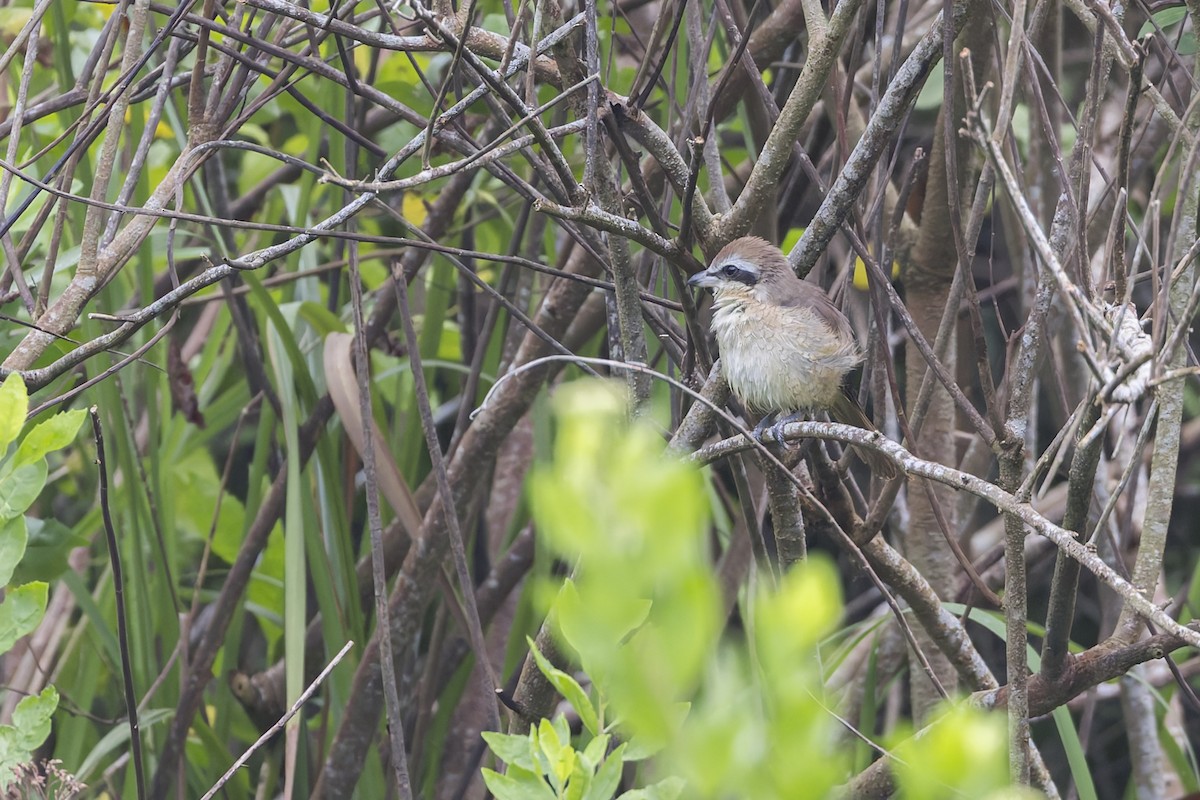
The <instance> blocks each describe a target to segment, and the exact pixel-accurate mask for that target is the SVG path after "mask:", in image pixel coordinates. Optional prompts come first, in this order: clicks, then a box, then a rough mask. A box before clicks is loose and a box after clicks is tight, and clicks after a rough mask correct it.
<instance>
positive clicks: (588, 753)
mask: <svg viewBox="0 0 1200 800" xmlns="http://www.w3.org/2000/svg"><path fill="white" fill-rule="evenodd" d="M611 739H612V737H611V736H609V735H608V734H607V733H602V734H600V735H599V736H597V737H595V738H594V739H592V740H591V741H590V742H588V745H587V747H585V748H584V750H583V757H584V758H586V759H587V760H588V761H590V762H592V763H593V764H599V763H600V761H601V759H603V758H604V753H605V752H606V751H607V750H608V743H609V741H610V740H611ZM624 747H625V745H623V744H622V745H621V747H619V748H617V749H624Z"/></svg>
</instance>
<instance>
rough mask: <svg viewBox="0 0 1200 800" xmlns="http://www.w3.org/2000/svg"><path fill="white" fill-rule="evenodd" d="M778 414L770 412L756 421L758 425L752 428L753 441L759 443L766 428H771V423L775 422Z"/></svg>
mask: <svg viewBox="0 0 1200 800" xmlns="http://www.w3.org/2000/svg"><path fill="white" fill-rule="evenodd" d="M778 414H779V412H778V411H772V412H770V413H769V414H767V415H766V416H765V417H763V418H762V419H760V420H759V421H758V424H757V425H755V426H754V438H755V439H757V440H758V441H760V442H761V441H762V438H763V433H764V432H765V431H766V430H767V428H769V427H771V423H773V422H774V421H775V417H776V416H778Z"/></svg>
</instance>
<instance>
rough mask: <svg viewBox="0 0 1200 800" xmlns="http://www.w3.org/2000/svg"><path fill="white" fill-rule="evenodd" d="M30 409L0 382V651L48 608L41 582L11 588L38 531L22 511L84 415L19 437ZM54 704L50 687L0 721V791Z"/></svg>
mask: <svg viewBox="0 0 1200 800" xmlns="http://www.w3.org/2000/svg"><path fill="white" fill-rule="evenodd" d="M28 410H29V397H28V395H27V393H26V391H25V382H24V381H23V380H22V379H21V376H20V375H12V376H10V377H9V378H8V379H7V380H5V381H4V383H3V384H0V588H2V589H3V590H4V601H3V603H0V653H4V652H6V651H8V650H9V648H11V647H12V646H13V644H14V643H15V642H16V641H17V640H18V639H20V638H21V637H22V636H25V635H27V634H29V633H31V632H32V631H33V630H34V629H35V628H36V627H37V625H38V623H39V622H41V620H42V615H43V614H45V612H46V597H47V593H48V591H49V586H48V585H47V584H46V583H45V582H44V581H36V580H35V581H29V582H28V583H22V584H19V585H14V586H10V585H9V582H10V581H11V580H12V579H13V577H14V574H15V573H16V572H17V569H18V567H20V566H21V562H22V559H23V558H24V556H25V550H26V547H27V545H28V541H29V536H28V530H29V527H30V526H31V525H33V526H36V527H37V528H38V529H39V530H40V529H41V525H40V524H39V522H38V521H37V520H30V521H28V522H27V521H26V519H25V512H26V510H28V509H29V507H30V506H31V505H33V503H34V501H35V500H36V499H37V497H38V495H39V494H41V491H42V488H43V487H44V486H45V485H46V476H47V475H48V474H49V467H48V466H47V464H46V456H47V455H48V454H49V453H51V452H53V451H55V450H60V449H62V448H63V447H66V446H67V445H68V444H70V443H71V440H72V439H74V437H75V434H76V433H77V432H78V431H79V426H80V425H82V424H83V418H84V416H85V412H84V411H82V410H77V411H69V412H67V413H64V414H56V415H54V416H53V417H50V418H49V419H47V420H44V421H42V422H40V423H38V424H37V425H35V426H34V427H33V428H32V429H31V430H29V431H28V432H27V433H26V434H25V435H24V436H23V437H21V428H22V427H23V425H24V421H25V415H26V413H27V412H28ZM18 439H19V441H18ZM13 443H16V444H17V447H16V450H15V452H12V445H13ZM57 707H58V692H57V691H55V689H54V687H52V686H48V687H46V688H45V689H44V690H43V691H42V692H41V694H37V695H33V696H31V697H26V698H24V699H23V700H21V702H20V703H18V704H17V707H16V709H15V710H14V711H13V718H12V724H11V725H0V789H3V788H4V787H6V786H7V784H8V782H9V780H11V779H12V776H13V770H14V769H15V768H16V767H17V766H18V765H19V764H21V763H23V762H25V761H28V760H29V758H30V755H31V754H32V753H33V751H34V750H35V749H36V748H37V747H39V746H40V745H41V744H42V742H44V741H45V740H46V737H47V736H49V735H50V717H51V716H53V714H54V710H55V709H56V708H57Z"/></svg>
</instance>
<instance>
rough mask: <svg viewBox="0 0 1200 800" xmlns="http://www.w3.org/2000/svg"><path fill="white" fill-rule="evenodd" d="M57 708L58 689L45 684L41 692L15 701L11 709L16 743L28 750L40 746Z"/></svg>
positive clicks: (48, 731)
mask: <svg viewBox="0 0 1200 800" xmlns="http://www.w3.org/2000/svg"><path fill="white" fill-rule="evenodd" d="M57 708H58V691H57V690H56V689H55V688H54V687H53V686H47V687H46V688H45V689H43V690H42V692H41V694H35V695H30V696H29V697H26V698H24V699H22V700H21V702H19V703H17V707H16V708H15V709H13V716H12V719H13V727H14V728H16V729H17V735H18V739H17V741H18V743H19V744H20V745H21V746H22V747H25V748H27V749H29V750H33V749H34V748H36V747H41V745H42V742H44V741H46V737H47V736H49V735H50V718H51V717H53V716H54V711H55V709H57Z"/></svg>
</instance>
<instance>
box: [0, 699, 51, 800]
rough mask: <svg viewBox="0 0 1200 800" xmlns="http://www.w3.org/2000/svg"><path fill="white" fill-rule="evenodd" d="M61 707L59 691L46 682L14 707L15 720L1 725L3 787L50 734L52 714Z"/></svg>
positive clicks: (0, 787) (0, 777) (1, 788)
mask: <svg viewBox="0 0 1200 800" xmlns="http://www.w3.org/2000/svg"><path fill="white" fill-rule="evenodd" d="M56 708H58V692H57V691H55V689H54V687H53V686H47V687H46V688H45V689H43V690H42V693H41V694H36V695H32V696H30V697H26V698H25V699H23V700H22V701H21V702H20V703H17V707H16V708H15V709H14V710H13V717H12V719H13V724H12V725H0V791H4V790H6V789H7V788H8V782H9V781H10V780H11V779H12V771H13V767H15V766H17V765H18V764H22V763H24V762H26V761H28V760H29V759H30V758H31V757H32V756H33V751H34V750H35V749H37V748H38V747H41V745H42V742H44V741H46V737H48V736H49V735H50V718H51V717H52V716H53V715H54V710H55V709H56Z"/></svg>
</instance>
